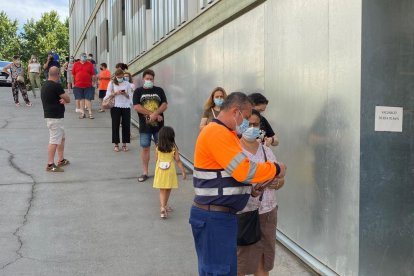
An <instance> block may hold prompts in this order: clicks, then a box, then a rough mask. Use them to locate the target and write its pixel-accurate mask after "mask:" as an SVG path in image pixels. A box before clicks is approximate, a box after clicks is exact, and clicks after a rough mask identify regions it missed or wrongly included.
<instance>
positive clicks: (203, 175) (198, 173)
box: [193, 170, 231, 180]
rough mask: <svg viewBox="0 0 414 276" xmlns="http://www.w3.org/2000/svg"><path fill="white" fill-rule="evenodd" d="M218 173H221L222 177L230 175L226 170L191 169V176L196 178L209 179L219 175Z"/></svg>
mask: <svg viewBox="0 0 414 276" xmlns="http://www.w3.org/2000/svg"><path fill="white" fill-rule="evenodd" d="M219 174H221V177H222V178H225V177H231V175H229V174H228V173H227V172H226V171H220V172H208V171H196V170H194V171H193V177H196V178H198V179H203V180H211V179H215V178H218V177H219Z"/></svg>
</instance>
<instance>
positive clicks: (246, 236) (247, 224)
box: [237, 209, 262, 246]
mask: <svg viewBox="0 0 414 276" xmlns="http://www.w3.org/2000/svg"><path fill="white" fill-rule="evenodd" d="M237 222H238V231H237V245H239V246H246V245H251V244H255V243H256V242H258V241H260V239H261V238H262V231H261V229H260V221H259V209H256V210H254V211H250V212H245V213H241V214H237Z"/></svg>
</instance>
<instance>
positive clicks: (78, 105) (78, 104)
mask: <svg viewBox="0 0 414 276" xmlns="http://www.w3.org/2000/svg"><path fill="white" fill-rule="evenodd" d="M75 104H76V110H77V111H79V109H80V100H75Z"/></svg>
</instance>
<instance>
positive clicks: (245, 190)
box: [194, 186, 252, 196]
mask: <svg viewBox="0 0 414 276" xmlns="http://www.w3.org/2000/svg"><path fill="white" fill-rule="evenodd" d="M194 191H195V194H196V195H198V196H218V195H219V189H218V188H194ZM251 191H252V187H250V186H242V187H226V188H223V195H244V194H250V193H251Z"/></svg>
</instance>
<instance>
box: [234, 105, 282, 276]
mask: <svg viewBox="0 0 414 276" xmlns="http://www.w3.org/2000/svg"><path fill="white" fill-rule="evenodd" d="M259 136H260V113H259V112H258V111H256V110H254V109H253V110H252V115H251V116H250V118H249V127H248V128H247V130H245V131H244V132H243V133H242V137H241V139H240V144H241V145H242V148H243V153H244V154H245V155H246V156H247V158H249V160H250V161H252V162H255V163H261V162H265V161H273V162H276V157H275V156H274V154H273V152H272V151H271V150H270V148H268V147H267V146H265V145H263V144H262V143H261V142H260V139H259ZM283 184H284V178H281V179H277V178H276V179H274V180H273V181H272V182H270V183H269V184H268V185H266V186H265V188H264V189H256V188H253V191H252V195H251V196H250V198H249V201H248V202H247V205H246V207H245V208H244V209H243V210H242V211H240V213H244V212H249V211H253V210H256V209H259V223H260V230H261V239H260V240H259V241H258V242H256V243H254V244H251V245H247V246H238V247H237V272H238V274H237V275H247V274H254V275H269V271H270V270H272V269H273V265H274V261H275V253H276V251H275V250H276V248H275V244H276V225H277V202H276V190H278V189H280V188H281V187H282V186H283ZM258 185H260V184H258ZM258 185H255V187H258Z"/></svg>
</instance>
